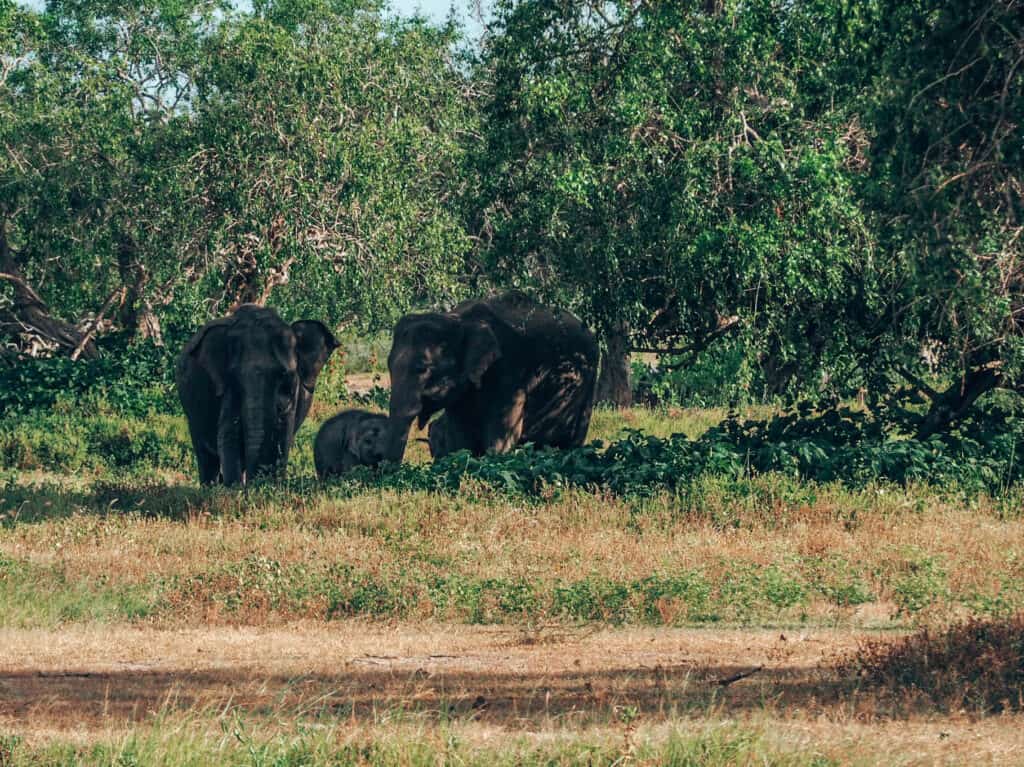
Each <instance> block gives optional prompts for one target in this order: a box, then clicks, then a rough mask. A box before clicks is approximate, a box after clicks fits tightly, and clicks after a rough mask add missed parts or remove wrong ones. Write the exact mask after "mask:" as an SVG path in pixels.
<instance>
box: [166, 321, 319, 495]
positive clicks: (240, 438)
mask: <svg viewBox="0 0 1024 767" xmlns="http://www.w3.org/2000/svg"><path fill="white" fill-rule="evenodd" d="M337 346H338V342H337V341H336V340H335V338H334V336H333V335H332V334H331V332H330V331H329V330H328V329H327V328H326V327H325V326H324V325H323V323H320V322H316V321H312V320H302V321H299V322H295V323H292V324H291V325H288V324H286V323H285V322H283V321H282V320H281V318H280V317H278V315H277V313H276V312H274V310H272V309H267V308H263V307H260V306H255V305H251V304H247V305H244V306H242V307H240V308H239V309H238V310H237V311H236V312H235V313H234V314H233V315H232V316H230V317H227V318H225V319H222V320H215V321H213V322H211V323H208V324H207V325H206V326H204V327H203V328H202V329H201V330H200V331H199V332H198V333H196V334H195V335H194V336H193V337H192V339H191V340H190V341H189V342H188V344H187V345H186V346H185V350H184V352H183V354H182V363H181V365H180V367H179V371H185V372H184V373H181V374H180V376H179V389H180V390H181V391H182V401H183V402H185V401H186V399H188V398H189V397H186V390H187V389H189V387H191V390H190V391H189V394H191V397H190V399H191V400H193V401H194V400H195V399H196V398H197V395H196V394H195V391H196V389H197V384H196V381H195V379H200V378H201V379H202V380H203V382H204V384H205V385H204V386H201V387H199V393H198V397H199V398H202V397H204V396H205V397H210V398H211V403H210V405H208V406H207V408H206V410H205V412H206V413H209V415H208V416H206V417H208V418H209V419H210V420H212V419H213V418H216V426H215V427H214V426H213V424H206V425H203V424H200V425H199V426H200V428H199V429H197V428H195V427H194V426H193V424H192V423H191V422H192V421H193V419H194V417H195V416H194V415H193V414H192V413H189V412H188V408H187V407H186V413H187V415H188V416H189V420H190V426H192V427H193V433H194V434H196V433H199V432H202V431H204V430H205V431H206V433H207V434H209V435H210V437H211V438H213V437H214V434H215V439H210V440H209V441H211V442H213V441H215V449H214V451H215V453H216V455H217V456H218V457H219V459H220V461H219V462H220V473H221V476H222V478H223V481H224V483H225V484H235V483H238V482H243V481H246V480H247V479H251V478H252V477H254V476H256V475H258V474H265V473H272V472H274V471H276V470H278V469H280V468H283V467H284V466H285V465H286V463H287V461H288V452H289V450H290V449H291V446H292V441H293V439H294V437H295V432H296V431H297V429H298V427H299V426H300V425H301V423H302V421H303V420H304V419H305V417H306V413H307V412H308V411H309V406H310V404H311V402H312V399H313V389H314V387H315V385H316V379H317V376H318V375H319V374H320V370H321V368H323V366H324V363H326V361H327V358H328V357H329V356H330V354H331V352H332V351H333V350H334V349H335V348H336V347H337ZM211 389H212V391H210V390H211ZM199 417H203V416H199ZM198 449H199V446H198V445H197V451H198ZM200 474H201V475H202V465H201V466H200ZM201 478H202V477H201Z"/></svg>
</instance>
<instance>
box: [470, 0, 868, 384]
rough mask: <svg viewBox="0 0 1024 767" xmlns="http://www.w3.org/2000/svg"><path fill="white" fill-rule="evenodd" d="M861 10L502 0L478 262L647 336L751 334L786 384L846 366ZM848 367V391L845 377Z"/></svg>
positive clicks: (600, 321) (856, 277)
mask: <svg viewBox="0 0 1024 767" xmlns="http://www.w3.org/2000/svg"><path fill="white" fill-rule="evenodd" d="M846 13H847V10H846V5H845V4H829V3H779V2H776V1H775V0H757V2H731V1H729V2H721V3H706V2H696V0H687V1H686V2H674V3H641V2H634V1H633V0H616V1H615V2H602V3H593V2H587V1H586V0H573V1H572V2H562V3H553V2H548V1H547V0H507V1H506V2H500V3H498V4H497V12H496V21H495V23H494V25H493V29H492V36H491V38H490V39H489V42H488V47H487V48H486V49H485V51H484V54H483V64H482V65H483V67H484V68H485V69H486V71H487V72H488V74H489V77H490V91H489V93H488V96H487V98H486V99H485V101H484V103H483V106H482V110H483V119H484V130H485V136H486V141H485V142H483V143H482V144H481V145H480V151H479V153H478V155H477V163H478V167H479V168H480V175H481V179H482V180H481V184H482V192H481V195H482V200H481V201H482V203H483V204H482V206H480V209H479V212H478V215H477V217H476V219H474V221H475V225H476V226H477V227H479V229H480V231H481V234H482V242H483V243H484V249H483V253H482V255H483V258H484V260H485V263H486V264H487V267H488V269H489V270H491V271H492V272H495V273H497V274H499V275H501V279H503V280H506V281H512V282H517V283H523V284H529V285H533V286H536V287H537V288H538V289H540V290H542V291H543V292H546V293H547V294H548V295H550V296H551V297H552V298H553V299H555V300H559V301H563V302H570V303H571V304H573V305H575V306H578V307H579V309H580V311H581V312H582V313H583V315H584V317H585V318H586V319H587V320H589V321H590V322H591V323H592V324H594V325H595V326H597V327H598V328H599V329H600V330H601V331H602V332H603V333H609V332H614V329H615V328H618V327H625V328H628V332H629V334H630V336H631V338H632V342H633V345H634V346H635V347H636V346H638V347H654V348H657V349H665V348H671V347H683V348H686V349H693V350H697V351H699V350H701V349H703V348H704V347H705V346H707V345H708V344H710V343H711V342H712V341H713V340H714V339H715V338H717V337H719V336H720V335H721V334H722V331H723V330H724V329H726V328H733V329H734V330H735V331H737V332H740V331H741V332H742V334H743V335H744V337H745V338H746V339H747V343H748V345H749V346H750V348H751V350H752V352H753V354H752V357H753V358H754V360H755V361H756V362H757V363H758V364H760V365H761V366H762V367H763V368H764V375H765V378H766V379H767V380H768V383H769V385H770V388H771V392H772V393H774V392H776V391H780V390H781V389H783V388H786V387H787V386H788V385H789V384H790V383H791V382H792V381H793V380H794V377H795V376H796V375H797V374H798V373H800V374H803V377H804V379H806V378H807V376H808V375H809V374H811V373H815V374H816V373H817V372H818V371H819V369H821V368H822V367H824V368H825V369H827V370H829V371H831V372H832V373H833V374H835V375H836V376H839V374H840V373H845V372H846V371H847V369H848V367H849V362H850V360H849V359H848V354H847V352H848V350H849V347H850V343H851V341H850V339H848V338H847V337H846V334H847V332H848V329H849V328H853V327H855V325H854V324H853V323H848V322H846V321H845V320H846V319H847V318H846V315H847V313H848V312H850V311H853V310H854V305H855V304H856V302H857V301H858V300H861V298H862V293H863V291H868V292H870V291H872V290H873V283H874V281H875V275H874V273H873V271H872V269H871V266H870V258H869V256H870V248H869V246H870V240H871V235H870V232H868V231H867V230H866V228H865V221H864V217H863V215H862V213H861V211H860V208H859V202H858V200H857V198H856V196H855V194H854V185H853V175H854V174H855V173H856V172H858V171H859V170H860V169H861V168H862V163H861V162H860V159H859V157H858V153H859V151H860V149H861V144H862V142H863V140H862V138H860V137H859V135H858V133H857V130H856V124H855V118H854V117H852V116H851V115H849V114H846V113H844V112H843V110H842V109H841V108H840V107H842V106H843V104H844V103H845V102H843V101H840V103H839V106H837V107H836V108H833V107H832V106H831V104H832V101H833V100H834V98H833V97H834V96H835V95H836V94H837V93H839V92H841V88H842V85H841V84H840V83H837V84H835V85H832V84H830V83H829V81H828V79H827V78H826V77H823V71H824V70H825V69H826V68H827V65H828V61H829V57H830V56H833V55H834V54H833V53H830V52H829V45H828V39H829V38H830V37H831V38H832V42H833V43H838V42H840V40H839V39H838V38H840V37H841V33H840V32H839V31H838V30H840V29H841V27H842V25H843V23H844V21H845V18H844V17H845V14H846ZM840 380H842V381H843V382H846V378H845V376H844V377H842V378H841V379H840Z"/></svg>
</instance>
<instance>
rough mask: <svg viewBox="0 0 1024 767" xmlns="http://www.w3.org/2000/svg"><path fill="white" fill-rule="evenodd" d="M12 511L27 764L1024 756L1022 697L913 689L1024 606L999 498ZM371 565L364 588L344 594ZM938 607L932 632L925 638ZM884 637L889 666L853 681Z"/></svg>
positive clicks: (70, 485) (272, 495) (474, 500)
mask: <svg viewBox="0 0 1024 767" xmlns="http://www.w3.org/2000/svg"><path fill="white" fill-rule="evenodd" d="M720 416H721V414H720V413H715V412H709V411H697V412H683V411H677V412H676V411H673V412H665V413H651V412H650V411H642V410H637V411H630V412H627V413H619V414H616V413H611V412H609V411H598V413H597V414H596V416H595V421H594V430H593V436H595V437H598V438H603V439H606V440H607V439H611V438H613V437H614V436H615V435H616V434H617V433H619V431H620V430H621V429H622V428H642V429H644V430H646V431H649V432H653V433H658V434H669V433H672V432H676V431H685V432H687V433H688V434H691V435H695V434H697V433H699V432H700V431H701V430H703V429H704V428H706V427H707V426H708V425H710V424H711V423H713V422H715V421H716V420H717V419H718V418H719V417H720ZM414 436H415V435H414ZM410 457H411V459H412V460H416V461H420V460H426V459H427V455H426V448H425V446H424V445H422V444H421V443H415V442H414V443H413V444H412V446H411V450H410ZM0 514H2V515H3V517H2V519H0V647H2V648H3V651H2V652H0V764H5V762H4V759H5V758H6V757H5V756H4V751H3V749H4V748H6V747H7V746H5V745H4V744H5V743H8V741H6V740H5V739H4V735H5V733H13V734H18V735H21V736H24V737H26V738H27V739H28V740H27V745H26V746H25V749H27V750H25V749H22V751H20V752H19V753H20V754H21V755H20V756H17V759H15V757H14V756H12V757H11V758H10V759H9V760H8V761H11V762H12V763H17V764H45V763H51V762H54V761H62V762H64V763H69V764H70V763H77V762H79V761H94V762H98V763H106V764H114V763H118V762H119V761H120V762H124V763H130V762H132V760H133V759H134V761H135V762H136V763H140V764H148V763H163V764H213V763H239V764H243V763H252V762H254V761H256V760H255V758H254V757H251V754H250V752H249V751H247V750H246V749H247V748H249V747H250V746H251V747H252V748H254V749H256V751H258V752H259V753H260V754H263V756H261V757H260V758H261V759H263V761H266V762H268V763H269V762H276V763H280V764H292V763H295V764H298V763H306V764H321V763H328V762H330V758H329V756H330V754H331V753H337V751H338V749H339V748H349V747H350V746H351V747H352V748H353V749H355V751H353V753H355V754H356V755H357V756H358V758H353V759H352V760H350V761H351V762H352V763H386V764H437V763H447V762H455V761H459V760H461V761H462V762H464V763H467V764H491V763H507V764H525V765H532V764H540V763H544V764H548V763H550V764H587V763H594V764H613V763H615V764H625V763H629V762H631V763H638V764H644V763H647V764H661V763H665V762H667V761H670V760H671V759H675V760H676V762H677V763H682V764H722V765H725V764H801V765H802V764H816V765H821V764H831V763H838V764H848V763H853V764H875V763H881V762H884V763H892V764H939V763H945V764H961V763H965V762H967V761H971V762H972V763H991V764H1002V763H1008V764H1009V763H1014V760H1015V759H1016V760H1017V762H1018V763H1019V754H1020V753H1022V751H1021V749H1024V727H1021V726H1020V725H1021V724H1022V723H1024V722H1021V720H1020V716H1019V715H1018V714H1008V715H1004V716H1001V717H995V718H993V717H986V716H983V715H982V714H983V711H987V710H989V709H991V708H995V707H996V706H994V705H984V704H982V703H979V701H981V698H979V697H977V696H976V697H974V698H971V699H970V708H971V710H970V711H969V712H967V713H962V712H957V711H956V708H957V706H955V705H953V703H952V702H951V701H952V699H951V698H949V697H948V696H945V693H943V694H941V695H938V696H937V697H930V696H927V695H919V696H910V697H908V696H900V695H894V694H893V693H892V689H893V686H894V685H895V686H897V687H898V686H899V684H900V683H901V681H900V680H904V679H905V678H906V676H905V675H906V674H908V673H909V674H911V675H912V676H915V678H916V677H917V676H920V677H922V678H927V677H928V673H930V670H931V671H933V670H934V668H935V666H934V665H931V666H922V665H921V662H922V658H925V657H930V658H934V657H936V656H935V653H936V652H940V651H941V652H944V653H946V654H945V655H941V656H940V657H942V658H945V659H947V660H950V661H952V660H955V659H971V658H973V657H974V655H975V652H974V648H977V647H980V645H978V644H977V635H976V633H975V634H970V631H971V629H967V628H961V629H958V630H957V631H959V633H957V631H954V632H952V633H949V634H944V633H941V628H942V626H948V625H950V624H951V623H954V622H956V621H958V620H960V619H961V618H964V617H967V616H992V617H996V618H999V617H1002V618H1005V617H1006V616H1008V615H1012V614H1014V613H1016V612H1017V611H1019V610H1021V609H1022V607H1024V519H1022V518H1021V517H1020V516H1013V515H1009V516H1008V515H1007V514H1006V509H1005V507H1000V506H999V505H998V504H996V503H994V502H991V501H989V500H987V499H985V498H979V499H976V500H973V501H971V502H969V503H968V502H964V501H958V500H956V499H954V498H950V497H946V496H939V495H937V494H935V493H934V492H933V491H932V490H930V489H928V488H921V487H911V488H907V489H905V490H894V489H892V488H891V487H882V486H879V487H869V488H867V489H863V490H850V489H844V488H842V487H840V486H821V485H815V486H811V485H801V484H799V483H797V482H795V481H793V480H788V479H784V478H781V477H774V476H764V477H760V478H757V479H752V480H747V481H727V480H716V479H708V480H705V481H703V482H701V483H698V484H695V485H694V486H693V487H692V488H690V489H688V490H687V491H686V492H685V493H681V494H679V495H668V494H663V495H659V496H655V497H652V498H646V499H633V500H629V499H622V498H615V497H610V496H602V495H595V494H591V493H587V492H583V491H576V490H574V491H566V492H562V493H552V494H551V495H550V497H548V498H546V499H542V500H541V501H536V500H532V501H531V500H523V499H516V498H512V497H509V496H506V495H503V494H501V493H499V492H496V491H493V490H490V489H487V488H485V487H481V486H476V485H472V484H469V485H467V486H466V487H464V488H463V491H462V492H461V493H460V494H459V495H457V496H450V495H443V494H430V493H424V492H398V491H394V490H379V489H365V488H359V487H355V486H349V485H345V484H344V483H341V484H336V485H332V486H328V487H323V486H319V485H316V484H313V483H311V482H310V481H308V480H305V479H302V478H299V479H298V480H290V481H288V482H285V483H282V484H281V485H279V486H277V487H262V488H255V489H251V490H250V491H248V492H244V493H242V492H232V491H224V490H214V491H210V490H201V489H199V488H196V487H195V486H194V484H193V479H192V477H191V473H190V470H189V468H188V467H183V470H182V471H181V472H178V473H174V472H171V473H166V474H164V475H163V476H159V477H146V478H139V477H134V478H116V477H115V478H111V477H110V476H100V477H57V476H53V475H46V474H41V473H33V474H26V473H23V474H21V475H19V477H18V479H17V483H15V484H9V485H7V486H6V487H0ZM345 578H350V579H352V580H353V582H356V581H358V583H359V584H362V586H365V588H364V591H363V592H360V599H362V600H363V602H360V603H358V604H357V603H356V600H355V598H354V597H353V596H352V594H350V593H348V592H345V591H344V589H342V590H341V592H339V593H340V596H337V595H335V596H332V594H335V591H337V590H338V588H340V587H339V585H338V584H339V582H341V581H343V580H344V579H345ZM673 579H675V580H673ZM652 583H654V584H655V585H657V586H658V588H662V587H665V586H666V584H668V585H670V586H673V587H674V586H679V585H680V584H682V585H683V586H685V587H686V588H682V590H681V591H676V592H673V591H671V589H668V590H666V591H665V593H663V594H662V593H660V592H659V593H655V594H654V596H649V595H648V593H647V591H646V590H648V589H650V588H653V587H651V584H652ZM687 584H689V586H688V585H687ZM690 586H692V588H691V589H690V590H687V588H690ZM474 590H476V591H474ZM474 594H476V596H474ZM566 595H568V596H566ZM332 600H334V601H333V602H332ZM346 600H347V601H346ZM374 600H376V601H374ZM474 600H475V601H474ZM573 600H577V601H579V602H581V603H585V602H586V600H591V602H593V603H594V605H592V606H590V607H588V606H587V604H583V606H582V607H580V608H579V610H577V611H576V612H574V611H573V610H574V609H575V607H573V608H572V609H569V608H570V607H572V606H573V605H575V604H576V602H573ZM616 600H617V601H616ZM645 600H646V601H645ZM567 605H568V606H569V607H567ZM346 615H367V616H374V617H375V618H376V619H375V620H352V619H339V617H341V618H343V617H344V616H346ZM488 622H494V623H499V624H500V625H491V626H480V625H467V624H471V623H472V624H476V623H488ZM612 623H615V624H617V625H618V624H624V626H620V627H618V628H613V627H611V626H610V625H609V624H612ZM652 624H655V625H657V624H665V625H666V626H676V628H664V627H659V628H654V627H651V625H652ZM740 625H742V626H745V627H746V628H743V629H740V628H737V626H740ZM919 625H927V626H929V627H931V631H932V633H930V634H926V635H921V636H922V637H924V639H922V638H920V637H918V636H917V635H913V636H911V637H910V638H907V639H901V638H900V637H901V636H902V635H903V634H902V633H901V632H905V631H906V630H909V629H912V628H915V627H917V626H919ZM968 625H969V626H975V627H976V626H978V625H980V624H968ZM694 626H702V627H703V628H699V629H697V628H693V627H694ZM1013 626H1015V627H1016V628H1014V629H1013V630H1015V631H1018V632H1021V630H1022V629H1021V627H1020V625H1019V622H1018V623H1017V624H1013ZM680 627H681V628H680ZM768 627H774V628H768ZM894 629H895V630H896V633H893V630H894ZM880 631H881V633H880ZM968 635H970V637H972V641H973V642H975V644H970V643H966V642H964V641H960V640H961V639H965V638H967V637H968ZM989 636H995V635H989ZM999 636H1002V637H1003V638H1004V639H1006V640H1007V641H1009V640H1011V639H1012V636H1013V634H1012V631H1010V632H1008V633H1005V634H1003V635H999ZM993 646H995V645H993ZM1001 646H1003V647H1006V646H1009V645H1007V644H1006V643H1003V645H1001ZM858 647H864V648H869V649H868V650H864V651H862V654H861V656H859V658H860V660H861V661H863V664H862V665H863V667H864V668H870V669H874V671H873V673H875V674H876V677H875V678H874V680H875V683H872V684H867V683H865V680H863V679H862V680H860V681H857V680H856V679H852V678H850V677H852V672H851V673H850V674H848V675H847V677H838V676H837V675H836V674H835V671H834V668H835V660H834V659H835V657H836V655H837V654H838V655H840V656H843V657H846V658H851V657H856V656H855V653H856V651H857V648H858ZM992 652H995V650H993V651H992ZM872 659H873V665H872V664H870V663H868V662H867V661H869V660H872ZM977 660H978V663H977V664H976V665H975V666H974V667H973V668H974V670H975V671H978V672H982V671H985V672H988V673H989V677H988V678H986V677H985V676H984V675H983V674H982V675H980V676H978V679H979V680H980V681H979V682H978V684H979V685H981V686H979V687H978V689H979V690H989V689H992V690H994V689H995V687H994V686H993V685H992V684H990V683H989V682H990V681H991V679H995V677H996V676H998V677H999V679H1003V680H1009V682H1008V684H1012V683H1013V680H1014V679H1015V678H1014V677H1012V675H1010V673H1009V671H1008V669H1009V670H1012V668H1011V666H1009V665H1004V666H1002V667H1000V666H997V665H996V663H994V661H995V660H1001V661H1004V662H1005V663H1012V658H1011V657H1010V656H1009V655H1007V654H1005V653H1004V654H999V653H996V654H995V655H993V654H992V653H989V654H985V653H983V652H978V653H977ZM915 664H917V665H915ZM845 668H851V667H849V666H847V667H845ZM754 669H758V670H757V671H756V672H754V673H752V674H750V675H749V676H745V677H743V678H741V679H738V680H737V681H735V682H731V683H729V684H725V685H722V684H718V682H721V681H723V680H729V679H731V678H733V677H736V676H739V675H743V674H745V673H747V672H750V671H752V670H754ZM908 669H909V670H908ZM1000 669H1002V670H1001V671H1000ZM997 672H998V673H997ZM1003 672H1006V673H1003ZM950 673H952V672H950ZM958 673H960V674H961V675H960V676H959V677H955V678H954V677H953V676H949V675H948V676H947V677H941V678H940V677H939V676H937V675H935V674H933V675H932V676H933V677H935V680H936V681H935V685H934V686H935V688H936V689H940V690H944V689H946V687H942V685H941V684H939V683H940V682H942V683H943V684H946V683H948V684H947V687H948V688H949V689H954V690H955V689H958V688H957V685H962V684H966V683H967V681H970V680H969V679H968V677H970V673H969V672H968V671H963V670H961V671H959V672H958ZM971 673H973V672H971ZM970 679H971V680H973V679H974V677H970ZM1001 689H1002V692H1000V693H999V694H998V695H996V696H995V698H993V700H997V701H998V704H999V705H1003V704H1002V701H1003V700H1004V699H1007V700H1010V704H1009V705H1004V706H1003V707H1004V708H1008V709H1013V708H1014V707H1015V706H1016V705H1017V704H1014V703H1013V702H1012V699H1011V698H1010V696H1007V695H1005V694H1003V693H1005V691H1006V688H1005V685H1004V688H1001ZM944 696H945V697H944ZM985 700H988V699H987V698H986V699H985ZM1018 702H1019V698H1018ZM239 727H241V728H242V732H243V735H244V737H250V736H251V737H252V738H256V740H253V741H251V742H249V741H247V743H248V745H244V744H243V741H242V740H240V739H239V737H237V736H236V730H237V728H239ZM225 733H227V734H225ZM245 733H248V735H245ZM311 733H312V734H311ZM257 740H258V741H259V742H258V743H257V742H256V741H257ZM75 743H79V744H86V745H85V746H76V745H74V744H75ZM254 743H255V745H254ZM69 744H70V745H69ZM95 744H99V745H96V748H97V749H99V750H98V751H96V752H95V753H94V752H92V751H88V752H87V751H83V750H81V749H88V748H93V746H94V745H95ZM296 744H297V745H296ZM51 747H52V748H54V749H56V751H53V752H50V751H47V750H46V749H49V748H51ZM232 749H234V750H232ZM259 749H264V750H262V751H261V750H259ZM268 749H269V750H268ZM275 749H276V750H275ZM296 749H298V750H297V751H296ZM302 749H307V751H308V750H309V749H312V751H309V753H311V754H313V755H312V756H309V758H306V757H302V758H299V757H297V756H295V754H299V755H300V756H301V755H302V754H305V753H306V751H303V750H302ZM256 751H254V752H253V753H256ZM11 753H12V754H13V753H14V752H13V751H12V752H11ZM346 753H347V752H346ZM96 754H98V756H96ZM125 754H129V755H131V759H128V758H122V756H124V755H125ZM289 754H291V756H288V755H289ZM367 754H369V755H370V756H366V755H367ZM359 755H362V756H359ZM499 756H500V757H501V758H500V759H499ZM289 759H291V760H292V761H289ZM359 759H362V760H363V762H360V761H359ZM502 760H504V762H502ZM336 761H343V760H336Z"/></svg>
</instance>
